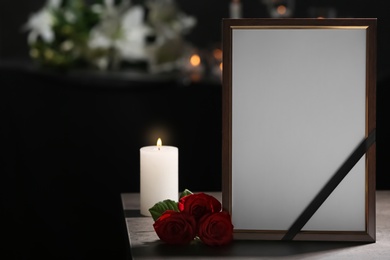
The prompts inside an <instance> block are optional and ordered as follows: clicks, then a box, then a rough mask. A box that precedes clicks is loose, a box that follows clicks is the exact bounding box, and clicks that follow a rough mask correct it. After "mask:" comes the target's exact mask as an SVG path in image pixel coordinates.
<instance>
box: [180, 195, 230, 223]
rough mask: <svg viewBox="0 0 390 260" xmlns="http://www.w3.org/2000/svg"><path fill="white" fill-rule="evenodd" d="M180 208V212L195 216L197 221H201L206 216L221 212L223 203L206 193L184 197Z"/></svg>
mask: <svg viewBox="0 0 390 260" xmlns="http://www.w3.org/2000/svg"><path fill="white" fill-rule="evenodd" d="M178 207H179V210H180V211H182V212H186V213H188V214H190V215H192V216H194V217H195V220H196V221H199V220H200V219H201V218H202V217H203V216H204V215H207V214H210V213H215V212H220V211H221V209H222V205H221V203H220V202H219V201H218V200H217V199H216V198H214V197H213V196H210V195H208V194H205V193H196V194H190V195H187V196H184V197H182V198H181V199H180V200H179V204H178Z"/></svg>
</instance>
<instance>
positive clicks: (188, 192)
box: [180, 189, 193, 199]
mask: <svg viewBox="0 0 390 260" xmlns="http://www.w3.org/2000/svg"><path fill="white" fill-rule="evenodd" d="M190 194H193V193H192V192H191V191H190V190H187V189H185V190H184V191H183V192H182V193H180V199H181V198H183V197H185V196H187V195H190Z"/></svg>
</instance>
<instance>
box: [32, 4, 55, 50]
mask: <svg viewBox="0 0 390 260" xmlns="http://www.w3.org/2000/svg"><path fill="white" fill-rule="evenodd" d="M53 24H54V17H53V15H52V13H51V11H50V9H48V8H43V9H41V10H40V11H38V12H37V13H35V14H33V15H31V16H30V19H29V20H28V22H27V24H26V26H25V29H27V30H29V31H30V32H29V34H28V38H27V41H28V43H29V44H33V43H35V42H36V41H37V39H38V37H42V39H43V41H45V42H46V43H51V42H53V41H54V32H53V29H52V26H53Z"/></svg>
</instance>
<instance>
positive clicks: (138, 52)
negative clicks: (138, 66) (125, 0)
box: [115, 6, 151, 60]
mask: <svg viewBox="0 0 390 260" xmlns="http://www.w3.org/2000/svg"><path fill="white" fill-rule="evenodd" d="M144 15H145V12H144V9H143V8H142V7H141V6H134V7H132V8H130V9H129V10H128V11H126V12H125V13H124V15H123V17H122V19H121V37H119V38H118V39H117V40H116V42H115V46H116V47H117V48H118V50H119V52H120V54H121V56H122V57H123V58H124V59H130V60H131V59H135V60H140V59H146V58H147V53H146V38H147V36H148V35H150V34H151V28H150V27H148V26H147V25H145V24H144Z"/></svg>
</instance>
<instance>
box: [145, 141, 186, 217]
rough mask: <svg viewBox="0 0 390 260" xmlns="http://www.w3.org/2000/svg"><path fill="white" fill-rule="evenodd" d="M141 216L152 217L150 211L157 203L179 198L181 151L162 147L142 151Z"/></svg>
mask: <svg viewBox="0 0 390 260" xmlns="http://www.w3.org/2000/svg"><path fill="white" fill-rule="evenodd" d="M140 172H141V175H140V183H141V185H140V204H141V205H140V206H141V214H142V215H144V216H151V215H150V212H149V209H150V208H151V207H153V206H154V204H156V203H157V202H160V201H163V200H166V199H171V200H174V201H177V200H178V197H179V149H178V148H177V147H173V146H166V145H164V146H163V145H162V143H161V139H160V138H159V139H158V141H157V145H156V146H146V147H142V148H141V149H140Z"/></svg>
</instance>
